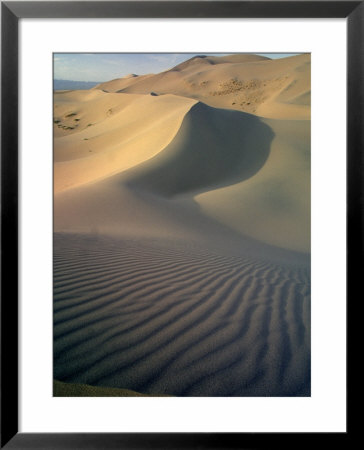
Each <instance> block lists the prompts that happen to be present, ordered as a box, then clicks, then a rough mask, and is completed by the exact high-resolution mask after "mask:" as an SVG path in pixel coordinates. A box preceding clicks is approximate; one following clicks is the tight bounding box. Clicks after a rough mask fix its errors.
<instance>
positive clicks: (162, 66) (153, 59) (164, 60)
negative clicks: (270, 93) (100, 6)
mask: <svg viewBox="0 0 364 450" xmlns="http://www.w3.org/2000/svg"><path fill="white" fill-rule="evenodd" d="M197 54H198V53H55V54H54V78H55V79H59V80H75V81H109V80H112V79H114V78H120V77H123V76H125V75H128V74H130V73H135V74H137V75H142V74H146V73H159V72H162V71H164V70H167V69H170V68H172V67H173V66H175V65H177V64H179V63H181V62H183V61H186V60H187V59H189V58H192V57H193V56H196V55H197ZM223 54H226V53H221V54H220V56H221V55H223ZM206 55H211V53H206ZM259 55H263V56H268V57H269V58H282V57H287V56H292V55H293V54H292V53H259Z"/></svg>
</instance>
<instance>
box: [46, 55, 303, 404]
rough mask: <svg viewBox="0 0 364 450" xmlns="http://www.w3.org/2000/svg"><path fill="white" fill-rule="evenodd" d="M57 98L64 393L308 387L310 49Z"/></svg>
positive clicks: (225, 392)
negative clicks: (103, 389) (301, 52)
mask: <svg viewBox="0 0 364 450" xmlns="http://www.w3.org/2000/svg"><path fill="white" fill-rule="evenodd" d="M54 106H55V109H54V231H55V234H54V378H55V379H56V380H59V381H61V382H67V383H71V385H67V386H63V385H58V384H57V389H58V391H61V392H63V394H60V395H78V394H77V393H80V392H81V394H82V392H83V393H84V395H102V392H104V393H105V392H106V391H102V390H101V391H100V390H98V389H97V387H99V388H109V389H110V388H116V389H126V390H130V391H132V392H131V393H130V392H129V391H125V392H124V391H117V392H118V393H116V391H115V395H124V394H125V395H133V392H136V394H135V395H137V393H143V394H145V395H164V394H167V395H177V396H180V395H181V396H184V395H187V396H190V395H191V396H307V395H310V120H309V119H310V55H299V56H295V57H291V58H284V59H276V60H271V59H269V58H264V57H260V56H257V55H228V56H224V57H215V56H214V57H212V56H211V57H210V56H208V57H203V56H199V57H194V58H192V59H190V60H188V61H185V62H183V63H182V64H180V65H178V66H176V67H173V68H171V69H170V70H168V71H165V72H162V73H160V74H147V75H136V74H133V73H132V74H130V75H127V76H125V77H123V78H120V79H116V80H112V81H110V82H107V83H102V84H100V85H99V86H97V87H96V88H94V89H91V90H89V91H62V92H55V96H54ZM75 384H76V385H75ZM85 385H87V386H86V387H85ZM88 385H91V388H89V387H88ZM92 386H94V387H95V390H93V388H92ZM90 389H91V390H90ZM58 391H57V392H58ZM96 391H97V392H98V393H99V394H97V392H96ZM67 392H68V393H67ZM72 392H74V394H72ZM108 392H109V394H110V391H108ZM109 394H107V393H105V395H109ZM110 395H111V394H110Z"/></svg>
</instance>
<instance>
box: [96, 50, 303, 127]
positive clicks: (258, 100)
mask: <svg viewBox="0 0 364 450" xmlns="http://www.w3.org/2000/svg"><path fill="white" fill-rule="evenodd" d="M310 70H311V64H310V55H309V54H303V55H299V56H293V57H290V58H283V59H275V60H271V59H268V58H264V57H261V56H257V55H230V56H222V57H216V56H208V57H194V58H192V59H191V60H188V61H186V62H184V63H182V64H179V65H178V66H176V67H174V68H172V69H170V70H167V71H165V72H162V73H159V74H155V75H147V76H144V77H134V78H132V79H130V78H121V79H119V80H113V81H111V82H107V83H102V84H100V85H98V86H96V87H95V88H94V89H102V90H104V91H107V92H124V93H133V94H149V93H150V92H155V93H156V94H159V95H162V94H167V93H173V94H176V95H181V96H186V97H188V98H195V99H197V100H200V101H202V102H204V103H206V104H208V105H210V106H215V107H218V108H229V109H236V110H239V111H246V112H249V113H254V114H256V115H259V116H262V117H268V118H279V119H282V118H283V119H284V118H289V119H309V118H310V101H309V99H310V97H309V96H310V92H311V84H310Z"/></svg>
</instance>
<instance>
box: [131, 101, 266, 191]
mask: <svg viewBox="0 0 364 450" xmlns="http://www.w3.org/2000/svg"><path fill="white" fill-rule="evenodd" d="M273 136H274V133H273V132H272V130H271V128H270V127H269V126H267V125H266V124H264V123H263V122H262V121H261V120H260V119H259V118H257V117H255V116H253V115H250V114H246V113H241V112H238V111H228V110H222V109H216V108H211V107H209V106H207V105H204V104H202V103H198V104H196V105H194V106H193V107H192V108H191V109H190V111H189V112H188V113H187V114H186V116H185V117H184V119H183V122H182V125H181V127H180V129H179V131H178V133H177V135H176V136H175V137H174V139H173V140H172V142H171V143H170V144H169V145H168V146H167V147H166V148H165V149H164V150H163V151H161V152H160V153H158V154H157V155H156V156H155V157H154V158H152V159H150V160H148V161H147V162H145V163H144V164H140V165H139V166H138V167H137V168H134V169H131V170H129V171H128V172H127V173H126V174H125V177H124V178H123V180H125V182H126V183H127V184H128V185H131V186H133V187H136V188H142V189H145V190H147V191H149V192H155V193H158V194H160V195H164V196H172V195H176V194H183V193H186V192H188V191H195V192H196V191H201V190H202V191H206V190H207V189H208V188H209V187H214V188H217V187H220V186H224V185H230V184H235V183H236V182H238V181H243V180H245V179H247V178H250V177H252V176H253V175H255V174H256V173H257V172H258V171H259V169H261V167H262V166H263V165H264V163H265V162H266V160H267V158H268V155H269V150H270V144H271V141H272V139H273Z"/></svg>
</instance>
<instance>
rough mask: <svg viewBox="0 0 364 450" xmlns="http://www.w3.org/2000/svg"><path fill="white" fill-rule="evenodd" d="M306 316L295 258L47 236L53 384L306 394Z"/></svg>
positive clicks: (305, 275)
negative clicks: (51, 249)
mask: <svg viewBox="0 0 364 450" xmlns="http://www.w3.org/2000/svg"><path fill="white" fill-rule="evenodd" d="M309 318H310V271H309V267H308V266H304V265H302V264H300V265H298V264H290V265H288V264H283V263H273V262H270V261H266V260H262V259H252V258H247V257H244V255H243V254H242V256H236V255H229V254H228V253H226V254H224V253H223V252H214V251H211V250H209V251H208V250H207V249H204V248H202V247H200V246H199V245H197V244H195V245H193V244H192V243H189V244H188V245H187V244H183V243H178V242H173V243H171V242H167V241H163V242H159V241H157V240H145V241H143V240H115V239H112V238H106V237H87V236H81V235H71V234H58V233H57V234H55V240H54V377H55V378H56V379H58V380H61V381H68V382H73V383H86V384H91V385H95V386H109V387H115V388H125V389H131V390H134V391H138V392H143V393H147V394H152V395H153V394H154V395H158V394H170V395H177V396H307V395H310V330H309V327H310V323H309Z"/></svg>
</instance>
